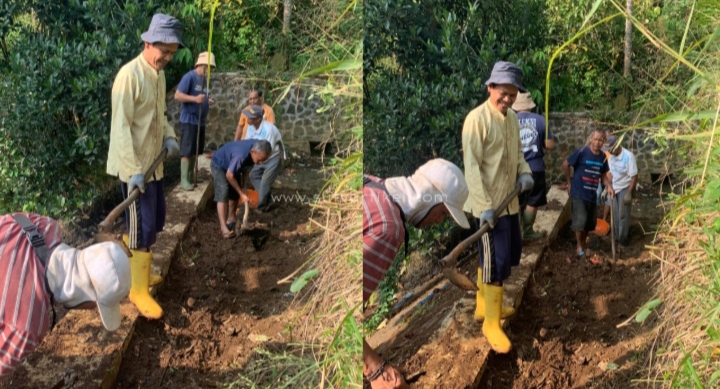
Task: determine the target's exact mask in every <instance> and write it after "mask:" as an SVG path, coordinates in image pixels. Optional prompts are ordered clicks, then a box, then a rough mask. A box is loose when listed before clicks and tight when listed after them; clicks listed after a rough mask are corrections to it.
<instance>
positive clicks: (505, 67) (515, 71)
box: [485, 61, 527, 93]
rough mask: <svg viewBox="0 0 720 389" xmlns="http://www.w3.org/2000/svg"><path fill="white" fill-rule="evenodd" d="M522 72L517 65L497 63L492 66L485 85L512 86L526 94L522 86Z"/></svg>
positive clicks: (503, 62)
mask: <svg viewBox="0 0 720 389" xmlns="http://www.w3.org/2000/svg"><path fill="white" fill-rule="evenodd" d="M522 82H523V72H522V69H520V68H519V67H518V66H517V65H515V64H514V63H512V62H505V61H498V62H496V63H495V66H493V70H492V73H490V78H489V79H488V80H487V81H485V85H490V84H497V85H501V84H510V85H514V86H515V87H516V88H518V89H519V90H520V92H521V93H525V92H527V89H525V87H524V86H523V83H522Z"/></svg>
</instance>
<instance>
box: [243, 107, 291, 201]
mask: <svg viewBox="0 0 720 389" xmlns="http://www.w3.org/2000/svg"><path fill="white" fill-rule="evenodd" d="M243 114H245V116H247V118H248V129H247V135H246V137H245V139H264V140H266V141H268V142H270V145H271V146H272V154H271V155H270V158H268V159H267V161H265V162H264V163H262V164H259V165H255V167H254V168H253V169H252V171H251V172H250V181H251V182H252V184H253V186H254V187H255V190H257V191H258V206H257V208H256V211H257V212H258V213H263V212H267V211H268V210H269V207H270V205H271V203H272V200H271V198H270V190H271V189H272V186H273V183H275V180H276V179H277V177H278V176H279V175H280V172H281V171H282V160H283V159H286V158H287V156H286V155H285V145H283V143H282V136H281V135H280V131H279V130H278V129H277V127H275V125H274V124H272V123H270V122H269V121H267V120H265V119H263V108H262V107H261V106H259V105H252V106H250V107H249V108H247V109H245V110H243ZM281 148H282V158H281V155H280V154H281Z"/></svg>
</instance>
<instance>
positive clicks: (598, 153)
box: [562, 129, 615, 265]
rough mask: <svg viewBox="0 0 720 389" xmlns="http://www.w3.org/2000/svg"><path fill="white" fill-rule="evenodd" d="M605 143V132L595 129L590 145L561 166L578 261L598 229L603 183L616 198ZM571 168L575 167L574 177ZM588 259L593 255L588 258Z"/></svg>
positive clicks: (592, 261) (595, 262)
mask: <svg viewBox="0 0 720 389" xmlns="http://www.w3.org/2000/svg"><path fill="white" fill-rule="evenodd" d="M604 142H605V133H604V132H603V131H602V130H599V129H595V130H593V132H592V133H591V134H590V142H589V144H588V145H587V146H583V147H580V148H579V149H577V150H575V152H573V153H572V155H570V156H569V157H568V159H567V160H565V161H564V162H563V165H562V168H563V173H565V181H566V182H567V186H568V194H569V195H570V198H571V201H572V223H571V225H570V229H572V230H573V231H575V239H576V241H577V242H576V243H577V244H576V248H575V253H576V254H577V257H578V258H582V257H584V256H586V254H587V253H586V251H587V238H588V233H589V232H590V231H594V230H595V224H596V223H597V203H596V200H595V197H596V192H597V187H598V184H599V183H600V181H602V182H603V183H604V184H605V188H606V190H607V191H608V193H610V195H611V196H614V195H615V190H614V189H613V187H612V183H611V182H610V180H609V179H608V176H607V173H608V171H609V168H608V163H607V160H606V159H605V154H604V153H603V152H602V145H603V143H604ZM570 167H572V168H573V175H572V176H571V175H570ZM571 177H572V178H571ZM588 257H590V256H589V255H588ZM590 262H591V263H592V264H595V265H597V264H600V262H599V260H597V259H595V258H592V257H591V259H590Z"/></svg>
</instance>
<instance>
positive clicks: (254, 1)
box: [0, 0, 361, 219]
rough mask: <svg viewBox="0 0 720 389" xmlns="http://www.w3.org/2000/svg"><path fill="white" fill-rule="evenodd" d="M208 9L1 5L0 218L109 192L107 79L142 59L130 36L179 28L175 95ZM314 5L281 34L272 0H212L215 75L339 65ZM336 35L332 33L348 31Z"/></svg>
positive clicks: (202, 4) (111, 3) (298, 8)
mask: <svg viewBox="0 0 720 389" xmlns="http://www.w3.org/2000/svg"><path fill="white" fill-rule="evenodd" d="M212 3H213V1H211V0H191V1H188V2H175V1H170V0H154V1H141V0H129V1H123V2H118V1H116V0H94V1H82V0H55V1H40V0H17V1H9V0H2V1H0V155H2V157H1V158H0V212H2V213H6V212H12V211H17V210H24V211H33V212H38V213H42V214H46V215H49V216H53V217H61V218H63V219H70V218H72V217H73V216H75V215H77V214H78V213H79V212H80V210H83V209H87V208H88V207H89V206H91V205H92V204H93V203H94V202H97V200H98V199H99V198H100V196H101V195H102V194H103V193H104V192H106V191H107V190H114V189H115V188H114V187H113V186H114V185H116V182H115V181H114V180H112V179H111V178H110V177H109V176H107V175H106V174H105V163H106V160H107V147H108V141H109V133H110V124H109V123H110V117H111V111H110V90H111V88H112V82H113V80H114V77H115V74H116V73H117V71H118V70H119V69H120V67H121V66H122V65H123V64H124V63H126V62H127V61H129V60H130V59H132V58H134V57H135V56H137V55H138V54H139V53H140V51H141V50H142V41H141V39H140V34H141V33H142V32H143V31H145V29H147V27H148V25H149V23H150V20H151V18H152V15H153V14H154V13H157V12H163V13H167V14H170V15H173V16H175V17H177V18H179V19H180V20H181V21H183V23H184V24H185V31H184V34H183V41H184V42H185V44H186V45H187V46H188V48H187V49H181V50H180V51H178V53H177V54H176V56H175V59H174V60H173V61H172V62H171V63H170V64H169V65H168V66H167V67H166V68H165V75H166V79H167V85H168V88H169V89H171V88H173V87H174V86H175V85H176V84H177V82H179V80H180V78H181V77H182V75H183V74H184V73H185V72H187V71H188V70H189V69H190V68H191V67H192V65H193V63H194V60H195V58H196V57H197V54H198V53H199V52H201V51H204V50H206V49H207V42H208V33H209V31H208V30H209V22H210V20H209V19H210V7H211V5H212ZM347 3H348V2H339V3H338V5H339V6H343V4H345V6H347ZM318 6H319V3H318V2H316V1H314V0H300V1H296V2H295V4H294V7H293V17H292V20H293V23H292V25H291V27H292V28H291V30H290V33H289V34H286V35H283V34H282V32H281V31H282V11H283V5H282V2H280V1H268V0H243V1H238V0H232V1H231V0H221V2H220V7H219V8H218V10H217V12H216V15H215V16H216V19H215V22H214V34H213V35H214V37H213V52H214V53H215V55H216V58H217V62H218V69H217V70H218V71H238V70H245V71H252V72H254V73H255V75H258V74H263V72H265V73H267V72H271V71H272V72H285V73H288V72H289V73H292V72H295V73H296V74H300V73H302V72H303V71H304V70H309V69H312V68H314V67H318V66H320V65H325V64H327V63H329V62H333V61H339V60H342V59H344V58H345V57H347V56H348V53H347V48H345V47H343V46H342V45H339V44H338V43H337V40H335V39H332V36H326V37H324V38H323V36H324V35H327V34H325V32H326V30H328V26H327V25H325V24H324V23H315V22H314V20H316V19H317V13H318ZM339 9H340V10H341V11H340V12H342V10H344V9H345V8H343V7H340V8H339ZM351 12H353V13H358V12H361V11H358V10H357V9H353V10H352V11H351ZM356 16H357V15H356ZM313 18H315V19H313ZM357 20H360V19H359V18H358V19H357ZM308 21H310V22H308ZM336 27H338V28H336V29H333V30H332V33H333V34H340V35H341V34H343V33H346V32H353V31H355V30H356V29H354V28H355V27H354V26H353V25H349V24H347V23H345V24H342V25H339V26H336ZM342 29H344V30H342ZM318 41H319V44H312V45H311V44H310V43H315V42H318ZM354 49H357V48H354Z"/></svg>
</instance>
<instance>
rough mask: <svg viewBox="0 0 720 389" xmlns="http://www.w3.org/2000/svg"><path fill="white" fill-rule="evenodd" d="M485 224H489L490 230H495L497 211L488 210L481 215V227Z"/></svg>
mask: <svg viewBox="0 0 720 389" xmlns="http://www.w3.org/2000/svg"><path fill="white" fill-rule="evenodd" d="M484 223H487V224H489V225H490V228H495V210H493V209H488V210H487V211H483V213H481V214H480V227H482V225H483V224H484Z"/></svg>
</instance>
